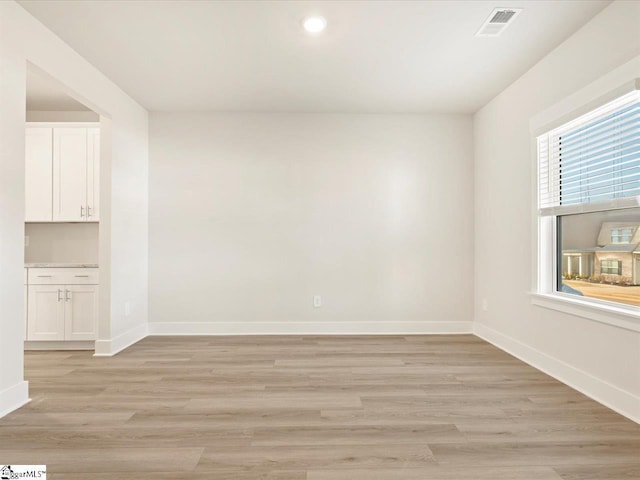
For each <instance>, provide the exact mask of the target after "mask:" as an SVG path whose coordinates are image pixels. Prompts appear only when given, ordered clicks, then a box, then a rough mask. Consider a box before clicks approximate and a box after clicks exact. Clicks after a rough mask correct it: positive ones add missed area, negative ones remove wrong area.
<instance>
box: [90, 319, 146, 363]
mask: <svg viewBox="0 0 640 480" xmlns="http://www.w3.org/2000/svg"><path fill="white" fill-rule="evenodd" d="M147 335H149V328H148V324H146V323H144V324H142V325H138V326H137V327H134V328H132V329H131V330H127V331H126V332H124V333H121V334H120V335H118V336H117V337H115V338H112V339H111V340H96V344H95V350H96V353H95V354H94V355H93V356H94V357H111V356H113V355H115V354H116V353H118V352H121V351H122V350H124V349H125V348H127V347H130V346H131V345H133V344H134V343H137V342H139V341H140V340H142V339H143V338H145V337H146V336H147Z"/></svg>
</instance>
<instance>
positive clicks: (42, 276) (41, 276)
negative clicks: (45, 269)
mask: <svg viewBox="0 0 640 480" xmlns="http://www.w3.org/2000/svg"><path fill="white" fill-rule="evenodd" d="M38 278H51V275H38Z"/></svg>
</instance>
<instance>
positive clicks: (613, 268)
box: [600, 260, 622, 275]
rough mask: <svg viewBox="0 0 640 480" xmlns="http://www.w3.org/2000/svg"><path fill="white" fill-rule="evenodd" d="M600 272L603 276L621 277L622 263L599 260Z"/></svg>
mask: <svg viewBox="0 0 640 480" xmlns="http://www.w3.org/2000/svg"><path fill="white" fill-rule="evenodd" d="M600 272H601V273H602V274H603V275H604V274H609V275H622V262H621V261H620V260H600Z"/></svg>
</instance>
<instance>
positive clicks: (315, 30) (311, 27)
mask: <svg viewBox="0 0 640 480" xmlns="http://www.w3.org/2000/svg"><path fill="white" fill-rule="evenodd" d="M302 26H303V27H304V29H305V30H306V31H307V33H310V34H311V35H318V34H319V33H322V31H323V30H324V29H325V28H327V20H326V19H325V18H324V17H319V16H313V17H307V18H305V19H304V20H303V22H302Z"/></svg>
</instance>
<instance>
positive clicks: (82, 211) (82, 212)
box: [80, 205, 84, 218]
mask: <svg viewBox="0 0 640 480" xmlns="http://www.w3.org/2000/svg"><path fill="white" fill-rule="evenodd" d="M80 218H84V206H82V205H80Z"/></svg>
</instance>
